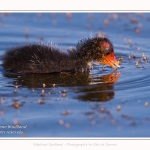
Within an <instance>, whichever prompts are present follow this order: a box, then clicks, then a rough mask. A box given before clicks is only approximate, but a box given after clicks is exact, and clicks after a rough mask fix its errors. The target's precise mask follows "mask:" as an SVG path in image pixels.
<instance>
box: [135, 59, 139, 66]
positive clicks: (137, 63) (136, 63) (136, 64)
mask: <svg viewBox="0 0 150 150" xmlns="http://www.w3.org/2000/svg"><path fill="white" fill-rule="evenodd" d="M138 65H139V61H138V60H137V61H136V62H135V66H136V67H137V68H138Z"/></svg>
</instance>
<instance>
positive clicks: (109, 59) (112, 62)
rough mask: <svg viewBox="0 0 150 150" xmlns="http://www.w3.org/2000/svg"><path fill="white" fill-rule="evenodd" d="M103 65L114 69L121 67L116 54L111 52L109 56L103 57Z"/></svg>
mask: <svg viewBox="0 0 150 150" xmlns="http://www.w3.org/2000/svg"><path fill="white" fill-rule="evenodd" d="M101 63H102V64H104V65H108V66H110V67H112V68H116V67H120V65H119V63H118V62H117V60H116V58H115V56H114V52H111V53H110V54H108V55H103V58H102V62H101Z"/></svg>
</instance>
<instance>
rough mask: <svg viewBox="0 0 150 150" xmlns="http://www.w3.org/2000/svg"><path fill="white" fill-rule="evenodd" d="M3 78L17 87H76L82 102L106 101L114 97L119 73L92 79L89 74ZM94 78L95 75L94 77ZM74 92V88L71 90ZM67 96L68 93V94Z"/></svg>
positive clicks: (12, 76)
mask: <svg viewBox="0 0 150 150" xmlns="http://www.w3.org/2000/svg"><path fill="white" fill-rule="evenodd" d="M4 76H5V77H7V78H11V79H13V81H12V84H14V85H16V84H17V85H18V86H19V87H20V86H21V87H28V88H29V89H31V88H42V87H43V84H45V85H46V87H45V88H53V85H54V84H55V85H56V86H57V87H59V86H60V87H66V88H67V87H76V91H72V90H71V88H69V89H70V90H71V92H76V97H75V98H77V99H79V100H83V101H108V100H110V99H112V98H113V97H114V90H113V89H114V85H113V83H114V82H116V81H117V80H118V77H119V72H117V71H116V70H115V71H113V72H112V73H110V74H107V75H102V76H97V77H92V76H90V75H89V74H24V75H18V74H12V73H8V72H7V73H5V74H4ZM94 76H95V75H94ZM73 90H74V88H73ZM68 94H69V93H68Z"/></svg>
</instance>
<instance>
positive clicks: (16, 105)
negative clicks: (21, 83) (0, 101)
mask: <svg viewBox="0 0 150 150" xmlns="http://www.w3.org/2000/svg"><path fill="white" fill-rule="evenodd" d="M13 107H14V108H19V103H18V102H17V101H16V100H14V103H13Z"/></svg>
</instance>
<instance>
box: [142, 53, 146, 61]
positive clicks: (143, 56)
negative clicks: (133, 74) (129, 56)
mask: <svg viewBox="0 0 150 150" xmlns="http://www.w3.org/2000/svg"><path fill="white" fill-rule="evenodd" d="M142 58H143V60H144V61H146V60H147V58H146V56H145V55H144V53H142Z"/></svg>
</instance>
